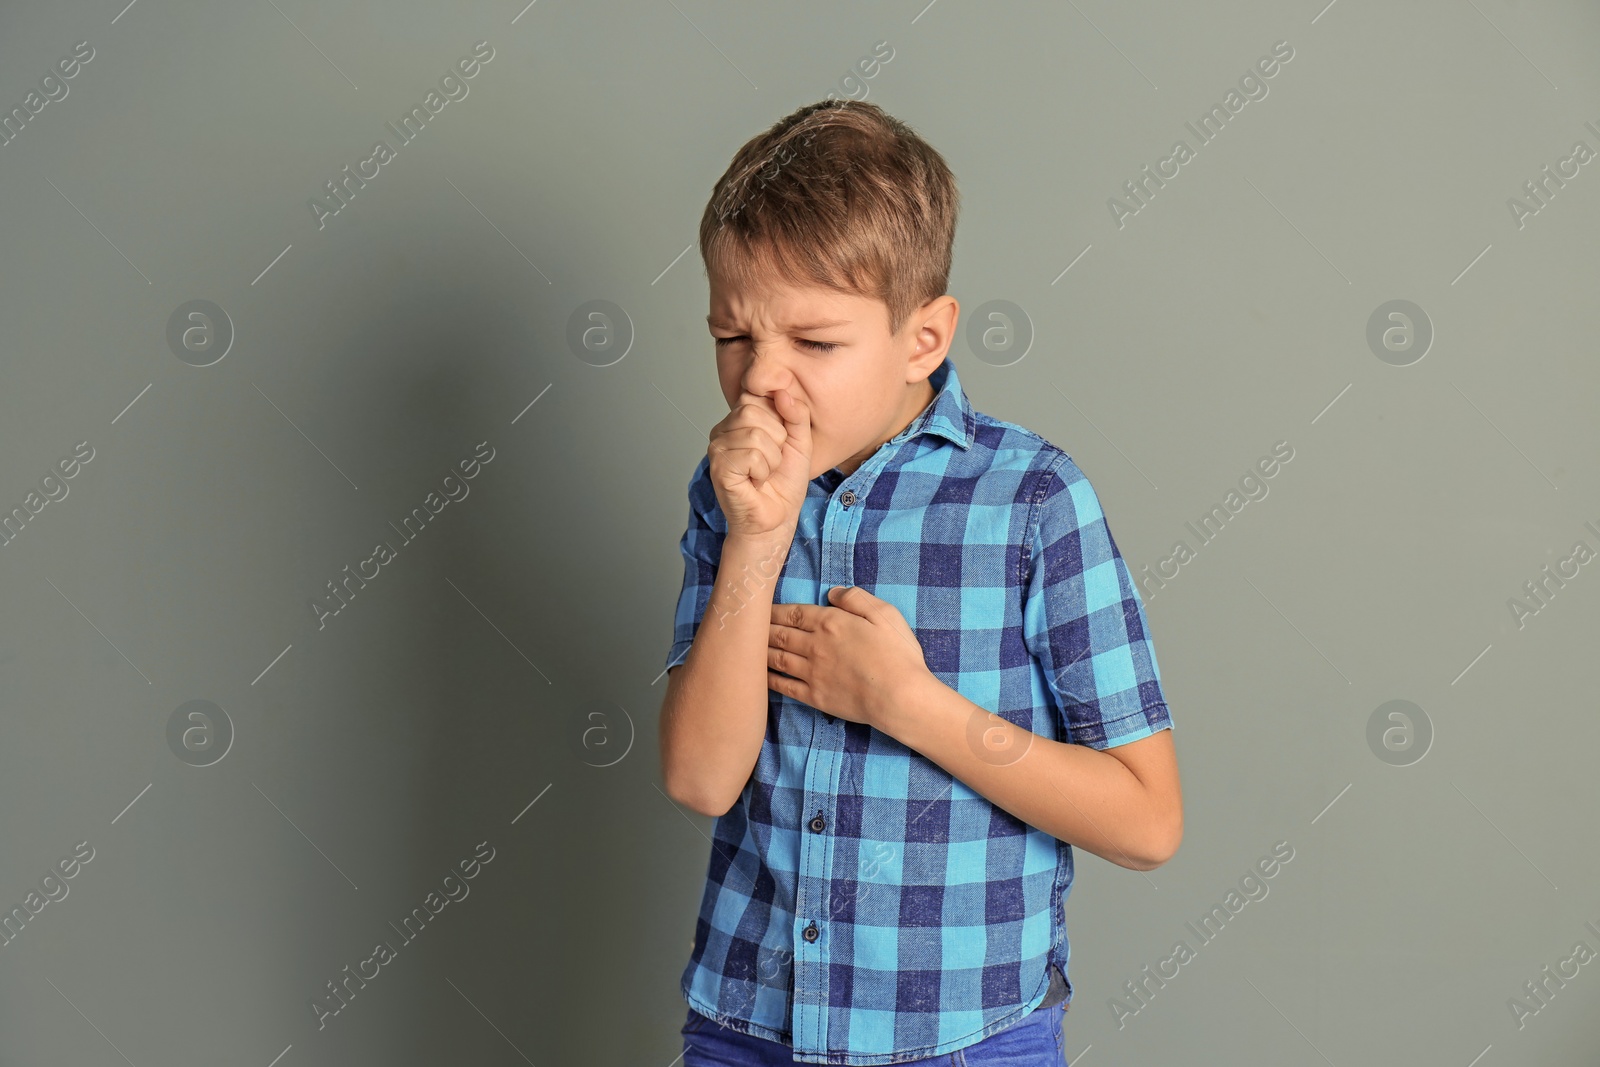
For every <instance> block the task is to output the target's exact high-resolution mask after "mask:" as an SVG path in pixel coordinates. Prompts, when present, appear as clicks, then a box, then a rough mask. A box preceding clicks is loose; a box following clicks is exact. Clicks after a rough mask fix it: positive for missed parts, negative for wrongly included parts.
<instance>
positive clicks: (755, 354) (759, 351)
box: [740, 341, 791, 396]
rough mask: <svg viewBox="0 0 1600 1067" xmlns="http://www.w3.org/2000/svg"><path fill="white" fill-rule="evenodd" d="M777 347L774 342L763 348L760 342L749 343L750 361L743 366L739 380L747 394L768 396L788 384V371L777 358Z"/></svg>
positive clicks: (777, 344) (776, 343)
mask: <svg viewBox="0 0 1600 1067" xmlns="http://www.w3.org/2000/svg"><path fill="white" fill-rule="evenodd" d="M778 346H779V343H778V342H776V341H774V342H770V343H769V344H767V345H765V346H764V345H763V344H762V343H761V342H752V343H751V345H750V360H749V362H748V363H746V364H745V367H744V374H743V376H742V377H741V379H740V382H741V384H742V385H743V387H744V389H745V390H746V391H747V392H751V393H754V394H756V395H757V396H770V395H772V393H773V391H774V390H776V389H781V388H783V387H784V386H786V385H788V384H789V382H790V380H791V379H790V375H789V371H788V368H786V367H785V366H784V365H783V363H782V361H781V359H780V358H779V356H778Z"/></svg>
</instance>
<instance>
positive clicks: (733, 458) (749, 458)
mask: <svg viewBox="0 0 1600 1067" xmlns="http://www.w3.org/2000/svg"><path fill="white" fill-rule="evenodd" d="M722 452H723V454H724V455H725V456H726V457H727V460H726V463H727V470H728V471H729V473H731V474H735V475H738V476H740V477H743V478H748V479H750V481H752V482H755V483H757V484H761V483H764V482H765V481H766V480H767V478H768V477H769V476H770V475H771V474H772V462H771V460H769V459H768V458H767V456H766V454H765V453H763V452H762V451H761V449H759V448H737V447H734V448H730V447H728V446H727V445H724V446H722Z"/></svg>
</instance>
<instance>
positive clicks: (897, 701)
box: [872, 668, 950, 751]
mask: <svg viewBox="0 0 1600 1067" xmlns="http://www.w3.org/2000/svg"><path fill="white" fill-rule="evenodd" d="M949 689H950V687H949V686H947V685H945V684H944V683H943V682H941V681H940V680H939V678H938V677H937V676H936V675H935V674H934V673H933V672H932V671H929V670H927V669H925V668H924V669H923V670H922V671H921V672H920V673H918V674H916V675H914V676H913V677H912V678H911V679H910V680H909V681H908V682H905V683H902V684H900V685H888V686H885V687H884V688H883V691H882V697H881V698H880V699H881V703H880V704H879V706H878V708H877V709H876V711H875V712H874V714H873V717H872V727H873V729H875V730H878V731H879V732H881V733H885V734H888V735H889V736H890V737H892V738H894V739H895V740H896V741H899V742H900V743H901V744H903V745H905V746H906V747H907V748H911V749H915V750H917V751H921V749H919V748H918V747H917V746H916V745H915V744H913V743H912V740H914V739H915V737H916V735H917V733H918V731H919V730H920V729H922V728H924V727H926V726H927V725H928V724H929V722H930V721H931V720H932V719H933V717H934V716H935V714H936V709H937V707H938V706H939V697H940V695H941V692H948V691H949ZM908 739H909V740H908Z"/></svg>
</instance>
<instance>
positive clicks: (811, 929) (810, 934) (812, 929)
mask: <svg viewBox="0 0 1600 1067" xmlns="http://www.w3.org/2000/svg"><path fill="white" fill-rule="evenodd" d="M800 936H801V937H803V938H805V939H806V940H807V941H815V940H816V939H817V938H818V937H819V936H820V934H819V933H818V931H817V924H816V923H815V922H812V924H811V925H810V926H808V927H806V928H805V929H804V930H801V931H800Z"/></svg>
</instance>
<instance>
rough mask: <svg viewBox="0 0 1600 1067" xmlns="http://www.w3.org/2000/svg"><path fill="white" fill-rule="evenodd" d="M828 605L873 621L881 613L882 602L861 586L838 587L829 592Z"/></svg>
mask: <svg viewBox="0 0 1600 1067" xmlns="http://www.w3.org/2000/svg"><path fill="white" fill-rule="evenodd" d="M828 603H830V604H832V605H834V606H835V607H839V608H844V609H845V610H846V611H849V612H851V613H852V614H855V615H860V616H861V617H862V618H863V619H871V618H874V617H875V616H876V615H877V614H878V613H879V604H880V603H881V601H879V600H878V598H877V597H875V596H873V595H872V594H871V593H869V592H867V591H866V590H865V589H863V588H861V587H860V586H859V585H836V586H834V587H833V588H832V589H829V590H828Z"/></svg>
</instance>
